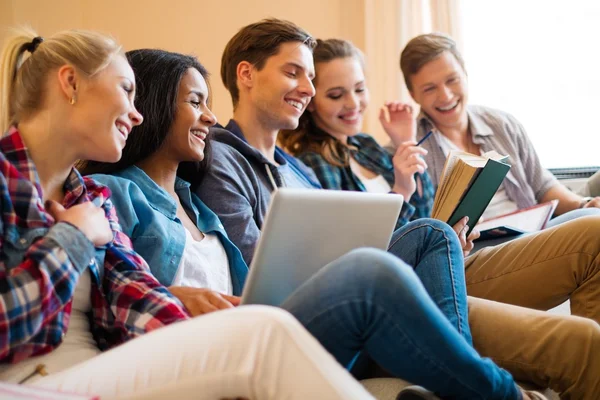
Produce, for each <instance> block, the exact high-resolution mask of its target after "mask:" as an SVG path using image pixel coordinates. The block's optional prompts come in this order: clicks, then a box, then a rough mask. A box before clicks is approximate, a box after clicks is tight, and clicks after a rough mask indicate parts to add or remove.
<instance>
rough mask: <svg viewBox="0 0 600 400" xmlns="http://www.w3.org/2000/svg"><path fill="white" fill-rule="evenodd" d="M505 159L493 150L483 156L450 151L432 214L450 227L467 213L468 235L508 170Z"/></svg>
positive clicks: (508, 166)
mask: <svg viewBox="0 0 600 400" xmlns="http://www.w3.org/2000/svg"><path fill="white" fill-rule="evenodd" d="M507 158H508V157H506V156H502V155H500V154H498V153H496V152H495V151H491V152H488V153H485V154H484V155H482V156H476V155H474V154H469V153H465V152H462V151H456V150H453V151H451V152H450V154H449V155H448V158H447V159H446V164H445V165H444V170H443V171H442V176H441V178H440V183H439V186H438V189H437V192H436V195H435V200H434V203H433V210H432V213H431V216H432V217H433V218H436V219H439V220H440V221H444V222H447V223H448V224H449V225H450V226H454V225H455V224H456V223H457V222H458V221H460V219H461V218H463V217H465V216H468V217H469V222H468V223H467V225H468V226H469V230H468V232H467V235H468V234H469V233H470V232H471V230H472V229H473V227H474V226H475V225H476V224H477V221H479V218H480V217H481V215H482V214H483V212H484V211H485V209H486V208H487V206H488V204H489V203H490V201H491V200H492V197H494V195H495V194H496V191H498V188H499V187H500V185H501V184H502V181H503V180H504V177H505V176H506V174H507V173H508V170H509V169H510V165H508V164H507V163H506V162H505V161H506V160H507Z"/></svg>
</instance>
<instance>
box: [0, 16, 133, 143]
mask: <svg viewBox="0 0 600 400" xmlns="http://www.w3.org/2000/svg"><path fill="white" fill-rule="evenodd" d="M34 39H35V41H34ZM35 44H37V47H36V46H35ZM120 53H122V51H121V46H120V45H119V44H118V43H117V42H116V41H115V40H113V39H112V38H110V37H107V36H104V35H102V34H100V33H96V32H90V31H77V30H69V31H64V32H61V33H58V34H56V35H54V36H52V37H49V38H46V39H41V38H40V37H39V36H38V35H37V33H36V32H35V31H33V30H32V29H29V28H18V29H15V30H14V32H13V34H12V35H11V36H10V37H8V39H7V40H6V41H5V44H4V47H3V49H2V53H0V90H1V93H0V129H1V130H2V132H5V131H6V130H7V129H8V128H9V127H10V126H11V125H13V124H17V123H18V122H19V121H20V120H22V119H24V118H27V117H28V116H30V115H31V114H32V113H35V112H36V111H38V110H39V109H40V107H41V106H42V102H43V100H44V92H45V90H46V77H47V75H48V73H49V72H50V71H51V70H52V69H55V68H59V67H61V66H63V65H66V64H69V65H72V66H73V67H75V68H76V69H77V70H78V71H79V72H81V73H82V74H83V75H85V76H86V77H88V78H91V77H93V76H94V75H96V74H97V73H98V72H100V71H101V70H102V69H104V68H105V67H106V66H107V65H108V64H110V62H111V60H112V58H113V56H114V55H116V54H120Z"/></svg>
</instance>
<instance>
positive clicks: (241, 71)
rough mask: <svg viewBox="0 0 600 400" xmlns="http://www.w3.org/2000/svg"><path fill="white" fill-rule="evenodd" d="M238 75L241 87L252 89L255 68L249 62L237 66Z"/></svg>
mask: <svg viewBox="0 0 600 400" xmlns="http://www.w3.org/2000/svg"><path fill="white" fill-rule="evenodd" d="M236 75H237V83H238V85H239V86H240V87H245V88H248V89H250V88H251V87H252V86H253V85H254V66H253V65H252V64H250V63H249V62H248V61H242V62H240V63H239V64H238V65H237V68H236Z"/></svg>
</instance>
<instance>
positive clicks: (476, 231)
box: [467, 228, 481, 242]
mask: <svg viewBox="0 0 600 400" xmlns="http://www.w3.org/2000/svg"><path fill="white" fill-rule="evenodd" d="M479 236H481V233H480V232H479V229H477V228H473V230H472V231H471V233H470V234H469V237H468V238H467V241H469V242H474V241H476V240H477V239H479Z"/></svg>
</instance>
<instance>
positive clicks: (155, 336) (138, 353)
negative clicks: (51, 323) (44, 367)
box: [33, 306, 372, 400]
mask: <svg viewBox="0 0 600 400" xmlns="http://www.w3.org/2000/svg"><path fill="white" fill-rule="evenodd" d="M33 385H34V386H38V387H47V388H51V389H57V390H64V391H70V392H80V393H90V394H96V395H100V396H101V397H102V399H103V400H104V399H114V398H118V399H167V398H171V399H222V398H236V397H244V398H248V399H342V398H343V399H371V398H372V397H371V396H370V395H369V394H368V392H367V391H366V390H365V389H364V388H363V387H362V386H361V385H360V384H359V383H358V382H357V381H356V380H354V379H353V378H352V376H351V375H350V374H349V373H348V372H347V371H346V370H345V369H344V368H343V367H342V366H341V365H340V364H338V362H337V361H336V360H335V359H334V358H333V357H332V356H331V355H330V354H329V353H327V352H326V351H325V350H324V349H323V348H322V347H321V345H320V344H319V343H318V342H317V340H316V339H314V338H313V337H312V336H311V335H310V334H309V333H308V332H307V331H306V330H305V329H304V328H303V327H302V326H301V325H300V323H299V322H297V321H296V320H295V319H294V318H293V317H292V316H291V315H289V314H287V313H286V312H285V311H282V310H279V309H276V308H271V307H264V306H243V307H239V308H237V309H233V310H226V311H218V312H214V313H211V314H208V315H206V316H202V317H198V318H194V319H192V320H190V321H186V322H181V323H176V324H173V325H171V326H168V327H165V328H162V329H159V330H157V331H154V332H151V333H148V334H146V335H144V336H142V337H140V338H137V339H135V340H132V341H130V342H128V343H125V344H123V345H121V346H119V347H117V348H115V349H112V350H110V351H107V352H106V353H103V354H101V355H99V356H97V357H95V358H93V359H91V360H89V361H86V362H83V363H81V364H78V365H76V366H74V367H72V368H69V369H67V370H65V371H62V372H60V373H57V374H55V375H50V376H47V377H45V378H42V379H40V380H38V381H37V382H35V383H33Z"/></svg>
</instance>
